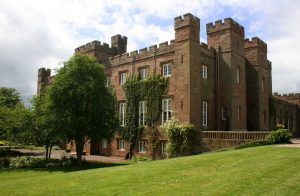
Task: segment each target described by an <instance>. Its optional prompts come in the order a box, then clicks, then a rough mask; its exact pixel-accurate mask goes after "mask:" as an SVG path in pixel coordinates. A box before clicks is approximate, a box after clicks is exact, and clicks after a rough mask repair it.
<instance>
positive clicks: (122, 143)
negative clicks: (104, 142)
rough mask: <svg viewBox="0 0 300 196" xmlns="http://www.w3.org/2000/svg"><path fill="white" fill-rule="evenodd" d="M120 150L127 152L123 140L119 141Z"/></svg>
mask: <svg viewBox="0 0 300 196" xmlns="http://www.w3.org/2000/svg"><path fill="white" fill-rule="evenodd" d="M118 150H125V141H124V140H123V139H118Z"/></svg>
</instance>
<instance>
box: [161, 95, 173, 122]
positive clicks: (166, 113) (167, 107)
mask: <svg viewBox="0 0 300 196" xmlns="http://www.w3.org/2000/svg"><path fill="white" fill-rule="evenodd" d="M171 113H172V111H171V99H163V100H162V123H164V122H166V121H167V120H171Z"/></svg>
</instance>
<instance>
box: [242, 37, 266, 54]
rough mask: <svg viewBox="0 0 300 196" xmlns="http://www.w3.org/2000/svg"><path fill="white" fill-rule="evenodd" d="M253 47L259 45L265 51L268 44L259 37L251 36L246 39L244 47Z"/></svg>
mask: <svg viewBox="0 0 300 196" xmlns="http://www.w3.org/2000/svg"><path fill="white" fill-rule="evenodd" d="M252 47H259V48H261V49H263V50H264V51H267V48H268V46H267V44H266V43H265V42H264V41H262V40H261V39H259V38H258V37H253V38H252V39H251V40H250V39H249V38H247V39H245V41H244V48H252Z"/></svg>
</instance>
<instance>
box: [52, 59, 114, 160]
mask: <svg viewBox="0 0 300 196" xmlns="http://www.w3.org/2000/svg"><path fill="white" fill-rule="evenodd" d="M104 80H105V75H104V68H103V65H100V64H99V63H98V62H97V59H96V58H94V57H91V56H89V55H83V54H75V55H74V56H72V57H71V58H70V59H69V60H68V61H67V62H65V64H64V67H62V68H60V69H59V70H58V73H57V75H56V76H55V78H54V80H53V83H52V84H51V86H49V88H48V90H47V97H48V99H49V108H50V111H51V113H52V114H53V116H54V119H55V124H54V125H55V129H56V130H59V131H61V132H63V133H64V135H65V136H66V138H67V139H68V140H75V145H76V153H77V160H78V164H79V165H80V164H81V156H82V151H83V146H84V143H85V142H86V141H87V139H96V138H99V137H107V136H109V135H112V130H115V129H116V127H117V123H118V120H117V119H116V117H117V115H116V114H115V113H116V110H115V108H114V107H115V105H116V103H115V99H114V97H113V95H112V93H111V90H109V89H108V88H106V87H105V86H104Z"/></svg>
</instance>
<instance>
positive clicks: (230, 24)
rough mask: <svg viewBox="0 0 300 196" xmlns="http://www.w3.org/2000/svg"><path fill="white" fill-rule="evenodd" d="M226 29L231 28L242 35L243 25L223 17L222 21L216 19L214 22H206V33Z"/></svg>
mask: <svg viewBox="0 0 300 196" xmlns="http://www.w3.org/2000/svg"><path fill="white" fill-rule="evenodd" d="M226 29H233V30H234V31H236V32H237V33H239V34H242V35H244V27H243V26H242V25H240V24H239V23H237V22H236V21H234V20H233V19H232V18H225V19H224V22H222V20H217V21H216V22H215V24H213V23H208V24H206V32H207V34H209V33H214V32H218V31H222V30H226Z"/></svg>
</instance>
